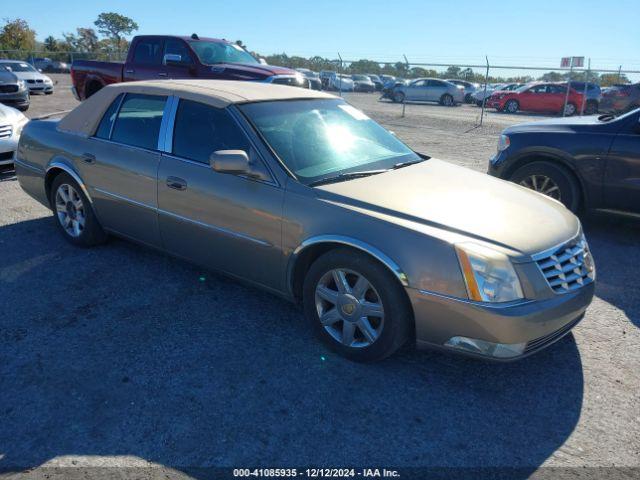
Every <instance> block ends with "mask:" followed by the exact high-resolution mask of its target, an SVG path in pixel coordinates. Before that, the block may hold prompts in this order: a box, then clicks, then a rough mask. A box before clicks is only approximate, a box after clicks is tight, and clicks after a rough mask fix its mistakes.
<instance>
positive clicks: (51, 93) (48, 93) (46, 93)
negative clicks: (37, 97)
mask: <svg viewBox="0 0 640 480" xmlns="http://www.w3.org/2000/svg"><path fill="white" fill-rule="evenodd" d="M44 94H45V95H53V91H51V92H44Z"/></svg>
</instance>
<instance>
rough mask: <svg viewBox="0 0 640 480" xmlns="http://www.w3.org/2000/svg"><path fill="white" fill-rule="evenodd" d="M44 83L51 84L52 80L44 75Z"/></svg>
mask: <svg viewBox="0 0 640 480" xmlns="http://www.w3.org/2000/svg"><path fill="white" fill-rule="evenodd" d="M44 83H46V84H51V83H53V80H51V79H50V78H49V77H44Z"/></svg>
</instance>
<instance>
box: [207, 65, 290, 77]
mask: <svg viewBox="0 0 640 480" xmlns="http://www.w3.org/2000/svg"><path fill="white" fill-rule="evenodd" d="M209 67H210V68H211V70H212V71H214V72H222V71H224V72H226V73H229V74H236V75H238V76H239V77H246V78H247V79H255V78H260V79H263V78H267V77H271V76H273V75H300V76H302V74H301V73H300V72H296V71H295V70H292V69H290V68H285V67H277V66H274V65H262V64H248V63H217V64H215V65H210V66H209Z"/></svg>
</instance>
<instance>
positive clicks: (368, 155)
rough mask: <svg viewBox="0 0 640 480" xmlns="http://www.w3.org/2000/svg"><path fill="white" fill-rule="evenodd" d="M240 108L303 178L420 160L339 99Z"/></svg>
mask: <svg viewBox="0 0 640 480" xmlns="http://www.w3.org/2000/svg"><path fill="white" fill-rule="evenodd" d="M239 108H240V109H241V111H242V112H243V113H244V114H245V115H246V116H247V118H248V119H249V121H250V122H251V123H252V124H253V125H254V126H255V128H256V129H257V130H258V131H259V133H260V134H261V135H262V137H263V138H264V139H265V140H266V142H267V143H268V144H269V146H270V147H271V148H272V149H273V151H274V152H275V153H276V154H277V156H278V157H279V158H280V160H281V161H282V162H283V163H284V164H285V165H286V166H287V168H288V169H289V170H290V171H292V172H293V173H294V174H295V175H296V177H297V178H298V180H299V181H300V182H302V183H305V184H309V183H312V182H316V181H318V180H322V179H324V178H328V177H334V176H335V175H338V174H340V173H347V172H354V171H362V170H373V169H388V168H392V167H393V166H394V165H396V164H398V163H404V162H406V161H420V157H418V155H417V154H415V153H414V152H413V151H412V150H411V149H410V148H409V147H407V146H406V145H405V144H404V143H402V142H401V141H400V140H398V139H397V138H396V137H395V136H393V135H392V134H391V133H389V132H388V131H387V130H385V129H384V128H382V127H381V126H380V125H378V124H377V123H376V122H374V121H373V120H371V119H370V118H369V117H367V116H366V115H365V114H364V113H362V112H361V111H359V110H357V109H356V108H354V107H352V106H351V105H349V104H348V103H346V102H344V101H343V100H340V99H335V100H334V99H331V100H290V101H273V102H258V103H249V104H246V105H241V106H240V107H239Z"/></svg>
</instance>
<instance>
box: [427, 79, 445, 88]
mask: <svg viewBox="0 0 640 480" xmlns="http://www.w3.org/2000/svg"><path fill="white" fill-rule="evenodd" d="M427 86H428V87H444V83H443V82H441V81H440V80H429V83H428V84H427Z"/></svg>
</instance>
